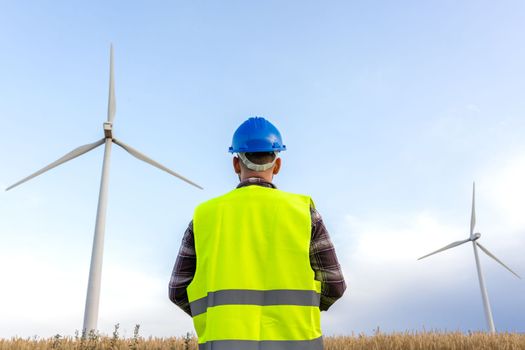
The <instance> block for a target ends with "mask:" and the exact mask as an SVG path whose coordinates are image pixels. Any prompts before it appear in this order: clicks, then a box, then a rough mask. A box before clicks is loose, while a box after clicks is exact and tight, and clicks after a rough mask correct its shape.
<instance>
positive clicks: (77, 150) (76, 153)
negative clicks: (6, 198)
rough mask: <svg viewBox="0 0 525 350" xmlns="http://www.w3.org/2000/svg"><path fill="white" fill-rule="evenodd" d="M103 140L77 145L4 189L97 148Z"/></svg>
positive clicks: (7, 189)
mask: <svg viewBox="0 0 525 350" xmlns="http://www.w3.org/2000/svg"><path fill="white" fill-rule="evenodd" d="M104 140H105V139H101V140H98V141H97V142H93V143H90V144H87V145H84V146H80V147H77V148H75V149H74V150H72V151H71V152H69V153H68V154H66V155H64V156H63V157H62V158H59V159H57V160H55V161H54V162H53V163H51V164H49V165H47V166H45V167H43V168H42V169H40V170H38V171H37V172H35V173H33V174H31V175H29V176H27V177H25V178H23V179H22V180H20V181H18V182H17V183H15V184H14V185H11V186H9V187H8V188H6V191H9V190H10V189H12V188H13V187H16V186H18V185H20V184H22V183H24V182H26V181H28V180H31V179H32V178H34V177H36V176H38V175H40V174H42V173H45V172H46V171H48V170H50V169H53V168H54V167H57V166H59V165H60V164H62V163H65V162H67V161H69V160H71V159H73V158H76V157H78V156H81V155H83V154H84V153H86V152H89V151H91V150H92V149H94V148H97V147H98V146H100V145H102V144H103V143H104Z"/></svg>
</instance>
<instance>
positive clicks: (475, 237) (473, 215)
mask: <svg viewBox="0 0 525 350" xmlns="http://www.w3.org/2000/svg"><path fill="white" fill-rule="evenodd" d="M475 201H476V184H475V183H473V184H472V213H471V216H470V237H469V238H468V239H465V240H463V241H457V242H453V243H450V244H449V245H447V246H445V247H443V248H441V249H438V250H436V251H435V252H432V253H430V254H427V255H425V256H422V257H421V258H419V259H418V260H421V259H424V258H426V257H428V256H431V255H434V254H436V253H439V252H442V251H445V250H447V249H450V248H454V247H457V246H459V245H462V244H463V243H467V242H472V246H473V247H474V257H475V260H476V268H477V270H478V279H479V288H480V289H481V298H482V299H483V307H484V309H485V318H486V319H487V326H488V328H489V330H490V332H491V333H495V332H496V328H495V327H494V320H493V319H492V310H491V308H490V303H489V297H488V295H487V288H486V287H485V281H484V280H483V274H482V273H481V265H480V263H479V257H478V247H479V249H481V250H482V251H483V252H484V253H485V254H487V255H488V256H490V257H491V258H492V259H494V260H496V261H497V262H498V263H500V264H501V265H502V266H503V267H504V268H506V269H507V270H509V271H510V272H511V273H512V274H514V275H515V276H516V277H518V278H521V277H520V276H519V275H518V274H517V273H516V272H514V271H512V270H511V269H510V268H509V267H508V266H507V265H505V264H504V263H503V262H501V260H499V259H498V258H496V257H495V256H494V254H492V253H491V252H489V251H488V250H487V248H485V247H484V246H482V245H481V243H479V242H478V239H479V238H480V237H481V234H480V233H474V227H475V226H476V208H475Z"/></svg>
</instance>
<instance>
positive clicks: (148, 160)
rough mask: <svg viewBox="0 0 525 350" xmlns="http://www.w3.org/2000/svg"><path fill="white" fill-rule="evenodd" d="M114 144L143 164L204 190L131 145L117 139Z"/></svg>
mask: <svg viewBox="0 0 525 350" xmlns="http://www.w3.org/2000/svg"><path fill="white" fill-rule="evenodd" d="M113 142H114V143H116V144H117V145H119V146H120V147H122V148H124V150H126V152H128V153H129V154H131V155H132V156H133V157H135V158H138V159H140V160H142V161H143V162H146V163H148V164H151V165H153V166H154V167H156V168H159V169H160V170H164V171H165V172H167V173H168V174H171V175H173V176H175V177H178V178H179V179H181V180H182V181H185V182H187V183H189V184H190V185H193V186H195V187H197V188H200V189H201V190H202V189H203V188H202V187H201V186H199V185H197V184H196V183H194V182H193V181H191V180H189V179H187V178H185V177H184V176H182V175H179V174H177V173H176V172H174V171H173V170H170V169H168V168H166V167H165V166H164V165H162V164H160V163H158V162H156V161H154V160H153V159H151V158H149V157H148V156H146V155H145V154H142V153H140V152H139V151H137V150H136V149H134V148H133V147H131V146H129V145H126V144H125V143H124V142H122V141H120V140H117V139H115V138H114V139H113Z"/></svg>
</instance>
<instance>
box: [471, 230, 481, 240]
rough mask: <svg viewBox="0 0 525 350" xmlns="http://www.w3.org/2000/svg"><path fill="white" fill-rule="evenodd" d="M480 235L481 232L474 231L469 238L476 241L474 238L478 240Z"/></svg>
mask: <svg viewBox="0 0 525 350" xmlns="http://www.w3.org/2000/svg"><path fill="white" fill-rule="evenodd" d="M480 237H481V233H479V232H476V233H474V235H472V237H470V240H471V241H476V240H478V239H479V238H480Z"/></svg>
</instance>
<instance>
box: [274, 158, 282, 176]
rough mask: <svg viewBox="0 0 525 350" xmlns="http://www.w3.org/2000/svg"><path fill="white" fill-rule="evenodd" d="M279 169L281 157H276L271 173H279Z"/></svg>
mask: <svg viewBox="0 0 525 350" xmlns="http://www.w3.org/2000/svg"><path fill="white" fill-rule="evenodd" d="M279 170H281V158H277V159H276V160H275V164H274V165H273V174H274V175H277V174H279Z"/></svg>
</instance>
